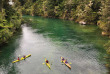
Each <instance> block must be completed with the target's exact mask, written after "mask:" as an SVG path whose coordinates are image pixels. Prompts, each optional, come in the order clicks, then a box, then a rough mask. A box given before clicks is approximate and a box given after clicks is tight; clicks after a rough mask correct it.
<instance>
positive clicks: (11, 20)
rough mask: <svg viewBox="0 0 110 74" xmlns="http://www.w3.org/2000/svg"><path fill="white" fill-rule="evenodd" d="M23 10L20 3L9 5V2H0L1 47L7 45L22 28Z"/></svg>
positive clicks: (3, 0) (4, 0)
mask: <svg viewBox="0 0 110 74" xmlns="http://www.w3.org/2000/svg"><path fill="white" fill-rule="evenodd" d="M20 25H21V10H20V6H19V2H17V1H16V4H15V5H9V3H8V0H0V45H1V44H2V43H6V42H7V40H8V39H9V38H10V37H11V36H12V35H13V33H14V32H15V31H16V30H17V29H19V28H20Z"/></svg>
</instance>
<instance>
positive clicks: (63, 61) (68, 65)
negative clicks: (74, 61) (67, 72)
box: [60, 57, 71, 69]
mask: <svg viewBox="0 0 110 74" xmlns="http://www.w3.org/2000/svg"><path fill="white" fill-rule="evenodd" d="M60 58H61V60H62V59H63V57H60ZM65 62H66V60H62V63H64V64H65V65H66V66H67V67H68V68H69V69H71V66H70V64H69V63H65Z"/></svg>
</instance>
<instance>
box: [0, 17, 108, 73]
mask: <svg viewBox="0 0 110 74" xmlns="http://www.w3.org/2000/svg"><path fill="white" fill-rule="evenodd" d="M24 18H29V19H32V25H31V26H30V27H29V26H26V25H24V26H22V34H20V35H17V37H15V38H14V39H12V40H10V42H9V44H7V45H6V46H5V47H1V49H2V53H0V73H2V74H106V73H107V70H106V68H105V67H104V66H103V64H104V62H105V61H104V60H103V56H104V55H105V50H104V49H103V47H102V45H103V44H104V43H105V42H106V41H107V38H105V37H102V36H100V30H99V29H98V28H97V27H95V26H83V27H82V26H81V25H79V24H76V23H74V22H72V21H66V20H59V19H48V18H42V17H31V16H25V17H24ZM96 31H97V33H96ZM6 53H7V54H6ZM28 54H31V55H32V56H31V57H30V58H27V59H26V60H23V61H20V62H17V63H15V64H12V63H11V62H12V61H13V60H16V59H17V57H18V56H19V55H20V56H21V57H22V56H23V55H28ZM60 56H63V57H64V58H66V59H67V60H68V62H69V63H70V62H71V63H72V64H71V67H72V69H71V70H69V69H68V68H67V67H66V66H65V65H62V64H61V60H60ZM45 57H46V58H47V59H48V60H49V61H50V63H52V65H51V68H52V69H51V70H50V69H48V67H47V66H46V65H43V64H42V63H44V62H45V60H44V59H45ZM100 58H101V59H100Z"/></svg>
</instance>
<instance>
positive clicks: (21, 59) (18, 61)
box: [12, 54, 31, 63]
mask: <svg viewBox="0 0 110 74" xmlns="http://www.w3.org/2000/svg"><path fill="white" fill-rule="evenodd" d="M30 56H31V54H29V55H27V56H26V57H25V58H23V57H22V58H21V59H20V60H15V61H13V62H12V63H16V62H19V61H21V60H24V59H26V58H28V57H30Z"/></svg>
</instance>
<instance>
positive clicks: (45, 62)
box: [45, 58, 51, 69]
mask: <svg viewBox="0 0 110 74" xmlns="http://www.w3.org/2000/svg"><path fill="white" fill-rule="evenodd" d="M46 60H47V59H46V58H45V63H46ZM46 65H47V66H48V68H49V69H50V68H51V67H50V64H49V63H46Z"/></svg>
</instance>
